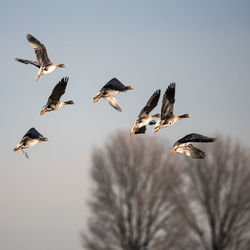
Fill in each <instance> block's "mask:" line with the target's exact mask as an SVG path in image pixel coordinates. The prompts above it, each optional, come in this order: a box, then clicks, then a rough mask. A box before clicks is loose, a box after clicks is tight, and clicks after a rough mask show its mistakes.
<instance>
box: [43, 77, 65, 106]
mask: <svg viewBox="0 0 250 250" xmlns="http://www.w3.org/2000/svg"><path fill="white" fill-rule="evenodd" d="M68 80H69V78H68V77H64V78H62V79H61V81H60V82H59V83H57V85H56V86H55V87H54V89H53V91H52V93H51V95H50V97H49V99H48V102H47V104H49V103H51V102H53V101H59V100H60V98H61V96H62V95H63V94H64V93H65V89H66V87H67V83H68Z"/></svg>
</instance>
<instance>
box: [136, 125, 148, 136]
mask: <svg viewBox="0 0 250 250" xmlns="http://www.w3.org/2000/svg"><path fill="white" fill-rule="evenodd" d="M145 132H146V126H142V127H140V128H137V129H136V130H135V134H145Z"/></svg>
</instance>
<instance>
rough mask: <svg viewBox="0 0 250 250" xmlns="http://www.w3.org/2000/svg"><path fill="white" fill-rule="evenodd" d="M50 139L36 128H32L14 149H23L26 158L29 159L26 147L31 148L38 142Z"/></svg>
mask: <svg viewBox="0 0 250 250" xmlns="http://www.w3.org/2000/svg"><path fill="white" fill-rule="evenodd" d="M42 141H48V138H47V137H44V136H43V135H41V134H40V133H39V132H38V131H37V130H36V129H35V128H31V129H30V130H29V131H28V132H27V133H26V134H25V135H24V137H23V138H22V140H21V141H20V142H19V143H18V144H17V146H16V147H15V148H14V149H13V151H14V152H16V151H18V150H20V149H21V150H22V152H23V153H24V155H25V156H26V158H27V159H28V158H29V156H28V154H27V152H26V151H25V149H27V148H30V147H32V146H34V145H36V144H37V143H38V142H42Z"/></svg>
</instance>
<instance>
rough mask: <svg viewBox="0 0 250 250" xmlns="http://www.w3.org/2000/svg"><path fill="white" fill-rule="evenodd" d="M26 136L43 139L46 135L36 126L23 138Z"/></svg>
mask: <svg viewBox="0 0 250 250" xmlns="http://www.w3.org/2000/svg"><path fill="white" fill-rule="evenodd" d="M25 137H29V138H31V139H37V140H40V139H43V138H44V136H43V135H42V134H40V133H39V132H38V131H37V130H36V129H35V128H31V129H30V130H29V131H28V132H27V133H26V134H25V135H24V137H23V138H22V139H24V138H25Z"/></svg>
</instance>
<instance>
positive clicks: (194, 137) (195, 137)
mask: <svg viewBox="0 0 250 250" xmlns="http://www.w3.org/2000/svg"><path fill="white" fill-rule="evenodd" d="M215 140H216V138H211V137H207V136H204V135H200V134H196V133H192V134H188V135H186V136H184V137H183V138H181V139H180V140H178V141H177V143H178V144H180V143H186V142H214V141H215Z"/></svg>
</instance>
